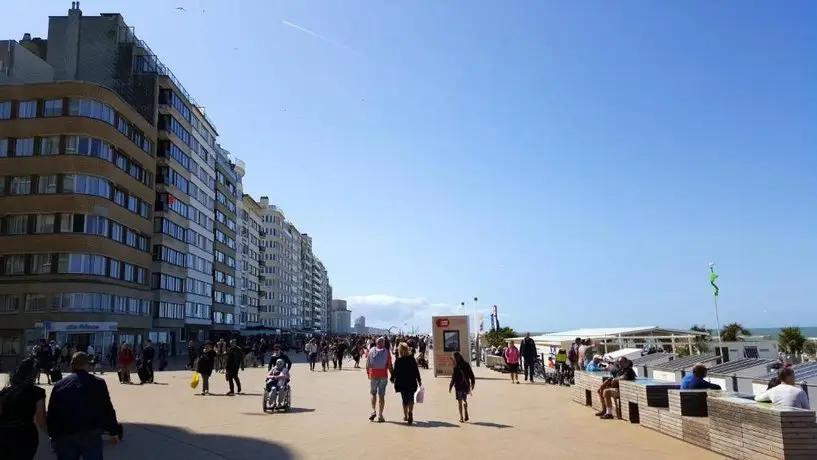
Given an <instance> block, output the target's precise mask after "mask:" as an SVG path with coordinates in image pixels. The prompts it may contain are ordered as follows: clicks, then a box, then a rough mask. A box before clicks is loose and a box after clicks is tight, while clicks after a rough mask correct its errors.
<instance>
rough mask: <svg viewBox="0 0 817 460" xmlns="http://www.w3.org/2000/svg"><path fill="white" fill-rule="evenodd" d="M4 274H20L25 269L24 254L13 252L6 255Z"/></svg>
mask: <svg viewBox="0 0 817 460" xmlns="http://www.w3.org/2000/svg"><path fill="white" fill-rule="evenodd" d="M5 268H6V270H5V272H4V274H5V275H22V274H24V273H25V271H26V256H25V255H22V254H14V255H7V256H6V263H5Z"/></svg>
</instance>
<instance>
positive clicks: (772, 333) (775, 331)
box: [530, 326, 817, 340]
mask: <svg viewBox="0 0 817 460" xmlns="http://www.w3.org/2000/svg"><path fill="white" fill-rule="evenodd" d="M677 329H684V328H677ZM746 329H749V332H751V333H752V336H753V337H759V336H764V337H768V338H769V339H770V340H777V336H778V335H779V334H780V328H779V327H747V328H746ZM800 330H801V331H803V336H805V337H807V338H810V339H814V338H817V326H807V327H806V326H800ZM711 332H712V335H717V334H718V333H717V331H716V330H715V329H712V330H711ZM543 334H550V332H531V334H530V335H532V336H537V335H543Z"/></svg>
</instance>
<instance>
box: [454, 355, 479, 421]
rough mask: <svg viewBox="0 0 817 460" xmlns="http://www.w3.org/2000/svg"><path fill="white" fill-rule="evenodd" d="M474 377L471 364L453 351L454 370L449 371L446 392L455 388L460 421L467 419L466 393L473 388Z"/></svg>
mask: <svg viewBox="0 0 817 460" xmlns="http://www.w3.org/2000/svg"><path fill="white" fill-rule="evenodd" d="M476 383H477V382H476V379H475V377H474V370H473V369H471V365H470V364H468V362H466V361H465V358H463V357H462V355H461V354H460V352H458V351H455V352H454V372H452V373H451V381H450V382H449V383H448V392H449V393H451V389H452V388H453V389H455V390H456V391H455V395H456V397H457V406H458V407H459V410H460V422H467V421H468V395H470V394H471V390H473V389H474V385H475V384H476Z"/></svg>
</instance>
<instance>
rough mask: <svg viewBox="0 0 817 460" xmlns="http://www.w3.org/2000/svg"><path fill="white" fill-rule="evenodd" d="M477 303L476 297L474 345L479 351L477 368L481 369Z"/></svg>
mask: <svg viewBox="0 0 817 460" xmlns="http://www.w3.org/2000/svg"><path fill="white" fill-rule="evenodd" d="M477 301H478V299H477V298H476V297H474V325H475V326H476V327H475V328H474V331H475V332H474V344H475V345H476V346H475V349H476V351H477V367H479V361H480V359H479V358H480V356H479V355H480V351H479V318H478V315H479V313H478V309H477Z"/></svg>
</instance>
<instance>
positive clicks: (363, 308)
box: [345, 294, 509, 331]
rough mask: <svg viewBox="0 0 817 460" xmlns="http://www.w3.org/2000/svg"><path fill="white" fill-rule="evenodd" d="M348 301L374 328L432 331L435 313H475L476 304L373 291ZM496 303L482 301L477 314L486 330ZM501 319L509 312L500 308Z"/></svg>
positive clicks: (358, 314)
mask: <svg viewBox="0 0 817 460" xmlns="http://www.w3.org/2000/svg"><path fill="white" fill-rule="evenodd" d="M345 300H346V303H347V304H348V306H349V309H350V310H352V317H353V318H357V317H358V316H365V317H366V325H367V326H373V327H382V328H388V327H392V326H395V327H398V328H400V327H403V326H404V325H406V324H407V325H408V326H409V327H416V328H418V329H419V330H421V331H429V330H431V317H432V316H445V315H473V314H474V304H473V303H472V302H465V306H464V307H463V306H461V305H460V302H451V303H445V302H432V301H430V300H428V299H426V298H425V297H396V296H392V295H387V294H369V295H357V296H350V297H347V298H346V299H345ZM492 307H493V306H492V305H491V306H488V305H484V304H480V305H479V308H478V310H477V313H479V314H481V315H482V317H483V321H484V327H485V328H486V329H488V328H490V327H491V319H490V316H491V312H492V311H493V308H492ZM499 314H500V321H502V319H503V318H504V319H507V318H508V317H509V315H503V314H502V311H501V310H500V313H499Z"/></svg>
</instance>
